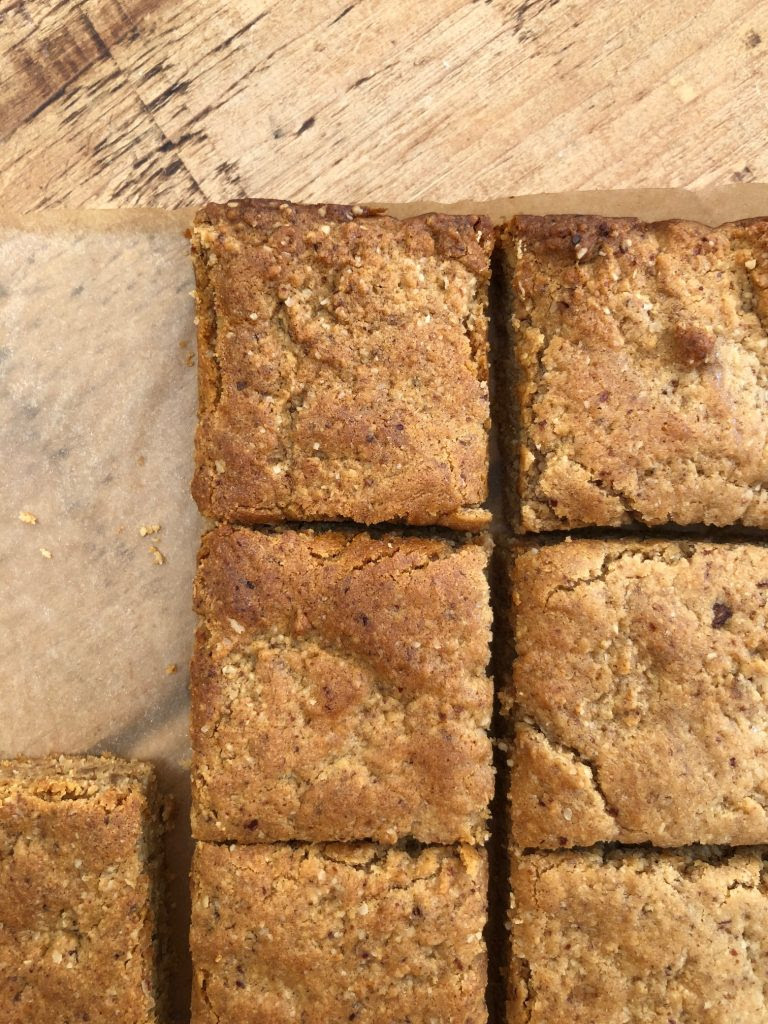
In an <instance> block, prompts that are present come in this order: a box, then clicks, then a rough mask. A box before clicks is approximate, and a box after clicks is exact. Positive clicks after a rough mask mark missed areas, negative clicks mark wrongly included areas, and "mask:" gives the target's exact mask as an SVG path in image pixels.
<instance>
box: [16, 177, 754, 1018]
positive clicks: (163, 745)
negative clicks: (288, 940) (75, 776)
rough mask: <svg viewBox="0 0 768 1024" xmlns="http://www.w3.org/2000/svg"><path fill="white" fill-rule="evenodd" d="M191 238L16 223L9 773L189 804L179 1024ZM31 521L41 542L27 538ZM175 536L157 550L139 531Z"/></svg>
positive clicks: (75, 217) (718, 206)
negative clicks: (64, 777)
mask: <svg viewBox="0 0 768 1024" xmlns="http://www.w3.org/2000/svg"><path fill="white" fill-rule="evenodd" d="M331 198H333V197H329V199H331ZM370 203H371V205H377V204H376V202H375V197H374V198H373V199H372V200H370ZM389 209H390V210H391V212H393V213H395V214H396V215H398V216H405V215H408V214H413V213H419V212H424V211H425V210H430V209H432V210H434V209H443V210H448V211H454V212H465V211H475V212H483V213H486V214H488V215H489V216H491V217H492V218H493V219H495V220H501V219H504V218H506V217H508V216H510V215H511V214H512V213H516V212H528V213H563V212H578V213H601V214H606V215H613V216H621V215H636V216H639V217H643V218H646V219H664V218H668V217H685V218H690V219H694V220H699V221H702V222H703V223H707V224H719V223H721V222H723V221H727V220H736V219H741V218H746V217H754V216H761V215H768V185H755V184H746V185H733V186H726V187H720V188H716V189H710V190H708V191H701V192H697V193H691V192H686V191H682V190H658V189H654V190H641V191H626V192H607V193H606V192H602V193H601V192H582V193H571V194H562V195H551V196H530V197H518V198H510V199H499V200H496V201H493V202H485V203H472V202H470V201H467V202H460V203H456V204H452V205H450V206H439V205H438V204H434V203H428V202H425V203H418V204H407V205H403V206H394V207H392V206H390V207H389ZM190 219H191V214H190V212H189V211H178V212H162V211H149V210H143V211H142V210H126V211H79V212H47V213H44V214H38V215H35V216H29V217H26V216H25V217H18V216H9V215H4V216H2V217H0V459H1V460H2V461H1V462H0V480H1V481H2V483H1V485H0V523H2V529H0V572H2V581H3V583H2V601H0V710H1V711H2V714H0V755H3V756H13V755H17V754H43V753H47V752H58V751H73V752H74V751H78V752H80V751H98V750H111V751H114V752H115V753H118V754H122V755H126V756H131V757H141V758H149V759H151V760H153V761H155V762H156V763H157V764H158V767H159V769H160V772H161V778H162V781H163V785H164V786H165V788H166V789H167V790H168V791H169V792H172V793H173V794H174V795H175V798H176V801H177V804H178V816H177V824H176V827H175V830H174V833H173V835H172V836H171V840H170V844H169V852H168V855H169V861H170V863H171V867H172V870H173V871H174V874H175V882H174V890H173V899H174V903H175V909H174V918H173V923H174V931H175V935H176V945H177V955H178V967H177V973H176V979H175V988H176V992H177V999H178V1012H179V1019H180V1020H184V1019H185V1006H186V1003H187V994H188V963H187V962H186V959H185V952H184V951H185V948H186V921H187V916H186V915H187V901H186V889H187V882H186V874H187V870H188V862H189V850H190V842H189V833H188V821H187V814H188V787H187V778H186V772H187V768H188V745H187V696H186V686H187V664H188V661H189V655H190V649H191V640H192V632H193V628H194V621H193V615H192V611H191V585H192V576H193V572H194V564H195V553H196V549H197V541H198V537H199V534H200V530H201V526H202V521H201V520H200V518H199V516H198V515H197V513H196V510H195V508H194V505H193V503H192V501H191V498H190V497H189V480H190V477H191V473H192V454H193V449H192V444H193V432H194V425H195V405H196V371H195V367H194V336H195V335H194V332H195V328H194V324H193V315H194V314H193V303H192V299H191V297H190V294H189V293H190V292H191V290H192V288H193V277H192V268H191V263H190V261H189V257H188V250H187V241H186V239H185V238H184V235H183V231H184V228H185V227H186V226H187V224H188V223H189V221H190ZM20 512H25V513H31V514H32V515H33V516H35V517H37V523H36V524H34V525H31V524H29V523H24V522H22V521H20V519H19V518H18V516H19V513H20ZM158 524H159V525H160V530H159V532H157V533H154V534H151V535H148V536H141V534H140V528H141V527H142V526H145V527H146V526H155V525H158ZM151 545H154V547H155V548H156V549H157V551H153V550H152V548H151ZM41 548H42V549H45V551H47V552H49V553H50V556H51V557H50V558H47V557H45V556H44V555H43V554H42V553H41V550H40V549H41ZM158 552H159V554H158ZM161 558H162V559H164V562H163V564H156V562H157V561H159V560H160V559H161ZM172 666H176V670H175V671H173V670H172Z"/></svg>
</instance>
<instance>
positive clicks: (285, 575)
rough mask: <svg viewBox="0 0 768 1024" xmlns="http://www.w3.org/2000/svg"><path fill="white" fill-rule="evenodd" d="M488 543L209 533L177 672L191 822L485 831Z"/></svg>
mask: <svg viewBox="0 0 768 1024" xmlns="http://www.w3.org/2000/svg"><path fill="white" fill-rule="evenodd" d="M487 559H488V552H487V548H486V545H485V544H484V543H482V542H481V541H477V542H476V541H475V540H471V541H468V542H461V541H451V540H447V539H442V538H436V537H433V538H420V537H414V536H408V537H403V536H396V535H392V534H389V535H384V536H379V537H373V536H369V535H368V534H366V533H353V532H341V531H327V532H312V531H290V530H284V531H280V532H263V531H255V530H251V529H248V528H243V527H240V528H238V527H232V526H226V525H225V526H220V527H218V528H216V529H215V530H213V531H211V532H210V533H208V534H207V535H206V536H205V537H204V538H203V543H202V548H201V551H200V560H199V569H198V574H197V579H196V586H195V603H196V609H197V611H198V613H199V615H200V616H201V621H200V626H199V628H198V631H197V638H196V644H195V652H194V657H193V661H192V671H191V681H190V690H191V704H192V746H193V765H192V829H193V834H194V836H195V838H197V839H206V840H213V841H224V840H227V841H229V840H236V841H238V842H247V843H253V842H264V841H274V840H292V839H305V840H352V839H361V840H362V839H375V840H377V841H382V842H395V841H396V840H398V839H400V838H403V837H414V838H416V839H418V840H420V841H422V842H446V843H448V842H453V841H458V840H466V841H467V842H469V843H474V842H483V841H484V839H485V837H486V819H487V816H488V803H489V800H490V797H491V795H492V791H493V769H492V763H491V762H492V751H491V742H490V739H489V736H488V733H487V731H486V730H487V729H488V727H489V725H490V718H491V711H492V703H493V690H492V684H491V680H490V679H489V678H488V676H487V674H486V665H487V663H488V656H489V641H490V625H491V612H490V604H489V597H488V583H487V580H486V576H485V569H486V564H487Z"/></svg>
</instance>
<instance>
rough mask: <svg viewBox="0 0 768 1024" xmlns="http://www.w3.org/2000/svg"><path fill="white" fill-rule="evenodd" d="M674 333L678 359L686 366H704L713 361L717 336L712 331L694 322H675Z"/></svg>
mask: <svg viewBox="0 0 768 1024" xmlns="http://www.w3.org/2000/svg"><path fill="white" fill-rule="evenodd" d="M672 333H673V336H674V340H675V349H676V351H677V356H678V359H679V360H680V362H681V363H682V364H683V365H684V366H703V365H704V364H705V363H709V362H711V361H712V357H713V355H714V351H715V337H714V335H713V334H712V332H711V331H709V330H707V329H705V328H703V327H694V326H693V325H692V324H675V327H674V328H673V331H672Z"/></svg>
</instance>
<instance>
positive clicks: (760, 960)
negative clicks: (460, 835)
mask: <svg viewBox="0 0 768 1024" xmlns="http://www.w3.org/2000/svg"><path fill="white" fill-rule="evenodd" d="M765 856H766V851H765V849H764V848H763V849H756V848H745V849H743V850H739V851H735V852H724V851H719V850H717V849H716V848H711V847H710V848H708V849H707V848H704V849H696V848H695V847H694V848H691V849H688V850H683V851H675V852H671V851H667V852H659V851H652V850H648V849H631V848H630V849H614V850H610V849H600V848H595V849H593V850H587V851H579V852H570V851H563V852H562V853H535V854H526V855H525V856H522V857H515V858H514V863H513V870H512V900H513V905H512V911H511V914H510V926H511V939H512V951H513V955H512V970H511V972H510V976H509V981H508V985H509V1004H508V1014H507V1020H508V1024H596V1022H599V1024H736V1022H738V1024H765V1021H766V1019H767V1017H766V1004H765V991H766V988H768V956H766V953H768V897H767V896H766V867H765Z"/></svg>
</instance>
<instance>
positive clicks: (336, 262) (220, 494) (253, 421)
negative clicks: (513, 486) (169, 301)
mask: <svg viewBox="0 0 768 1024" xmlns="http://www.w3.org/2000/svg"><path fill="white" fill-rule="evenodd" d="M492 245H493V232H492V229H491V227H490V224H489V222H488V221H486V220H484V219H483V218H481V217H474V216H466V217H463V216H455V217H454V216H446V215H438V214H433V215H430V216H425V217H414V218H412V219H410V220H404V221H400V220H395V219H393V218H391V217H387V216H382V215H380V214H378V213H376V211H372V210H368V209H362V208H360V207H347V206H295V205H292V204H290V203H282V202H278V201H272V200H256V199H246V200H242V201H240V202H232V203H227V204H225V205H221V206H219V205H216V204H213V203H211V204H209V205H207V206H205V207H204V208H203V209H202V210H201V211H200V212H199V214H198V215H197V218H196V221H195V225H194V227H193V229H192V248H193V254H194V260H195V273H196V279H197V313H198V316H197V319H198V341H199V350H198V351H199V392H200V420H199V426H198V431H197V468H196V472H195V479H194V485H193V493H194V496H195V499H196V500H197V503H198V505H199V506H200V509H201V511H202V512H203V513H204V514H205V515H207V516H210V517H211V518H214V519H218V520H224V521H227V522H239V523H275V522H280V521H283V520H319V519H324V520H340V519H351V520H355V521H356V522H361V523H376V522H385V521H402V522H404V523H411V524H429V523H438V524H443V525H445V526H451V527H455V528H458V529H477V528H480V527H482V526H484V525H486V524H487V522H488V521H489V519H490V516H489V513H488V512H487V510H485V509H484V508H482V503H483V502H484V501H485V498H486V489H487V480H486V478H487V469H488V457H487V431H488V421H489V411H488V386H487V337H486V335H487V325H486V317H485V305H486V300H487V293H488V281H489V277H490V253H491V248H492Z"/></svg>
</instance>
